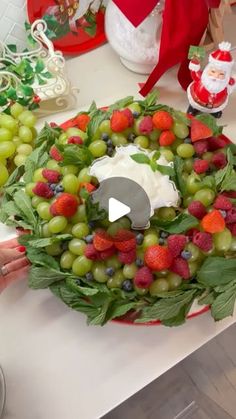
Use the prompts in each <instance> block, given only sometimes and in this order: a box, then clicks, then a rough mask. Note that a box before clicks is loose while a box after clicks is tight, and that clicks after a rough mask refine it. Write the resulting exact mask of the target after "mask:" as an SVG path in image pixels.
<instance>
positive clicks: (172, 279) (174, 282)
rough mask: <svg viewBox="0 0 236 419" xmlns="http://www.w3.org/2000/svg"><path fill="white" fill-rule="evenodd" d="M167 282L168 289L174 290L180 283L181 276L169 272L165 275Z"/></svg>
mask: <svg viewBox="0 0 236 419" xmlns="http://www.w3.org/2000/svg"><path fill="white" fill-rule="evenodd" d="M166 279H167V281H168V284H169V290H171V291H172V290H175V289H176V288H178V287H179V286H180V285H181V283H182V278H181V276H179V275H177V274H175V273H173V272H170V273H169V274H168V275H167V277H166Z"/></svg>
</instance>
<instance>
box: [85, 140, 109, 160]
mask: <svg viewBox="0 0 236 419" xmlns="http://www.w3.org/2000/svg"><path fill="white" fill-rule="evenodd" d="M88 148H89V151H90V152H91V153H92V155H93V157H102V156H104V154H106V151H107V145H106V143H105V142H104V141H102V140H96V141H94V142H92V143H91V144H90V145H89V147H88Z"/></svg>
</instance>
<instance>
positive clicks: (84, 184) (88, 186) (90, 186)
mask: <svg viewBox="0 0 236 419" xmlns="http://www.w3.org/2000/svg"><path fill="white" fill-rule="evenodd" d="M82 188H85V189H86V191H87V192H89V193H91V192H93V191H95V189H96V186H94V185H93V184H92V183H89V182H81V184H80V189H82Z"/></svg>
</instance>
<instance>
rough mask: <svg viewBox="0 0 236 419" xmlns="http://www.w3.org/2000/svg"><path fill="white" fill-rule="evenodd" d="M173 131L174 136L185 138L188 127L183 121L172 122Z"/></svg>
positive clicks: (187, 133)
mask: <svg viewBox="0 0 236 419" xmlns="http://www.w3.org/2000/svg"><path fill="white" fill-rule="evenodd" d="M173 131H174V134H175V135H176V137H178V138H181V139H183V138H186V137H187V136H188V135H189V128H188V126H187V125H186V124H184V123H183V122H177V121H176V122H174V125H173Z"/></svg>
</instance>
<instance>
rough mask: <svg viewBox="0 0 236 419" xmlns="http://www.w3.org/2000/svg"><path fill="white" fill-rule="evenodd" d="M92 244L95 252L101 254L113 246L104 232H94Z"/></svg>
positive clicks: (110, 239) (110, 238) (109, 237)
mask: <svg viewBox="0 0 236 419" xmlns="http://www.w3.org/2000/svg"><path fill="white" fill-rule="evenodd" d="M93 244H94V247H95V249H96V250H98V251H99V252H103V251H104V250H107V249H110V247H112V246H113V242H112V237H111V236H110V235H109V234H108V233H107V232H106V231H105V230H98V231H96V233H95V235H94V238H93Z"/></svg>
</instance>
